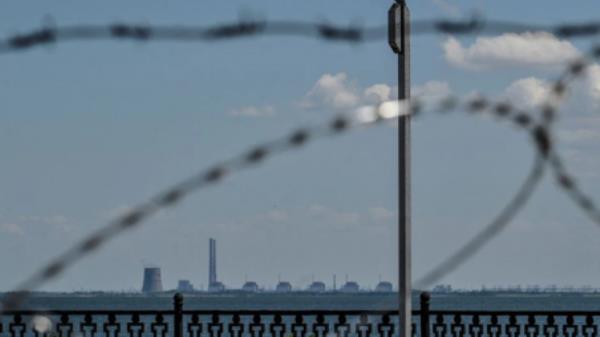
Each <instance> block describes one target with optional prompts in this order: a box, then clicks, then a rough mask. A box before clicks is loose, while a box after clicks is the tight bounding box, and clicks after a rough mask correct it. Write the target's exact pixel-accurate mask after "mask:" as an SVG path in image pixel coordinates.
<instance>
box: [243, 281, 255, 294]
mask: <svg viewBox="0 0 600 337" xmlns="http://www.w3.org/2000/svg"><path fill="white" fill-rule="evenodd" d="M242 290H243V291H248V292H253V293H255V292H257V291H258V284H257V283H256V282H253V281H247V282H246V283H244V285H243V286H242Z"/></svg>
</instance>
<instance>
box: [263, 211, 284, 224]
mask: <svg viewBox="0 0 600 337" xmlns="http://www.w3.org/2000/svg"><path fill="white" fill-rule="evenodd" d="M264 218H265V219H267V220H269V221H273V222H282V221H286V220H288V219H289V218H290V215H289V214H288V212H286V211H283V210H279V209H273V210H270V211H268V212H266V213H265V215H264Z"/></svg>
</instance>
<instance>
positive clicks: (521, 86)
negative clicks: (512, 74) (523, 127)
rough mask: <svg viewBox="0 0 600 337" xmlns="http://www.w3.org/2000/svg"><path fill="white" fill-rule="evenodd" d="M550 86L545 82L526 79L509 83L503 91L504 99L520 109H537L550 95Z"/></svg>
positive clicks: (530, 78) (532, 78) (537, 79)
mask: <svg viewBox="0 0 600 337" xmlns="http://www.w3.org/2000/svg"><path fill="white" fill-rule="evenodd" d="M550 90H551V85H550V83H548V82H547V81H545V80H542V79H539V78H535V77H527V78H522V79H519V80H517V81H514V82H513V83H511V84H510V85H509V86H508V87H507V88H506V89H505V90H504V97H505V98H506V99H508V101H510V102H511V103H513V104H515V105H516V106H518V107H522V108H527V109H529V108H533V107H539V106H540V105H541V104H543V103H544V102H545V101H546V100H547V99H548V95H549V94H550Z"/></svg>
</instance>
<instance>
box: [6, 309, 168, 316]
mask: <svg viewBox="0 0 600 337" xmlns="http://www.w3.org/2000/svg"><path fill="white" fill-rule="evenodd" d="M174 314H175V311H173V310H135V309H134V310H95V309H91V310H86V309H83V310H14V311H5V312H3V313H2V315H0V317H1V316H14V315H21V316H36V315H53V316H55V315H68V316H85V315H96V316H97V315H116V316H119V315H140V316H147V315H174Z"/></svg>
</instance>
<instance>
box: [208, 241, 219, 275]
mask: <svg viewBox="0 0 600 337" xmlns="http://www.w3.org/2000/svg"><path fill="white" fill-rule="evenodd" d="M208 242H209V252H208V255H209V260H208V286H209V287H210V286H211V285H214V284H215V283H217V241H216V240H215V239H212V238H211V239H209V241H208Z"/></svg>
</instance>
